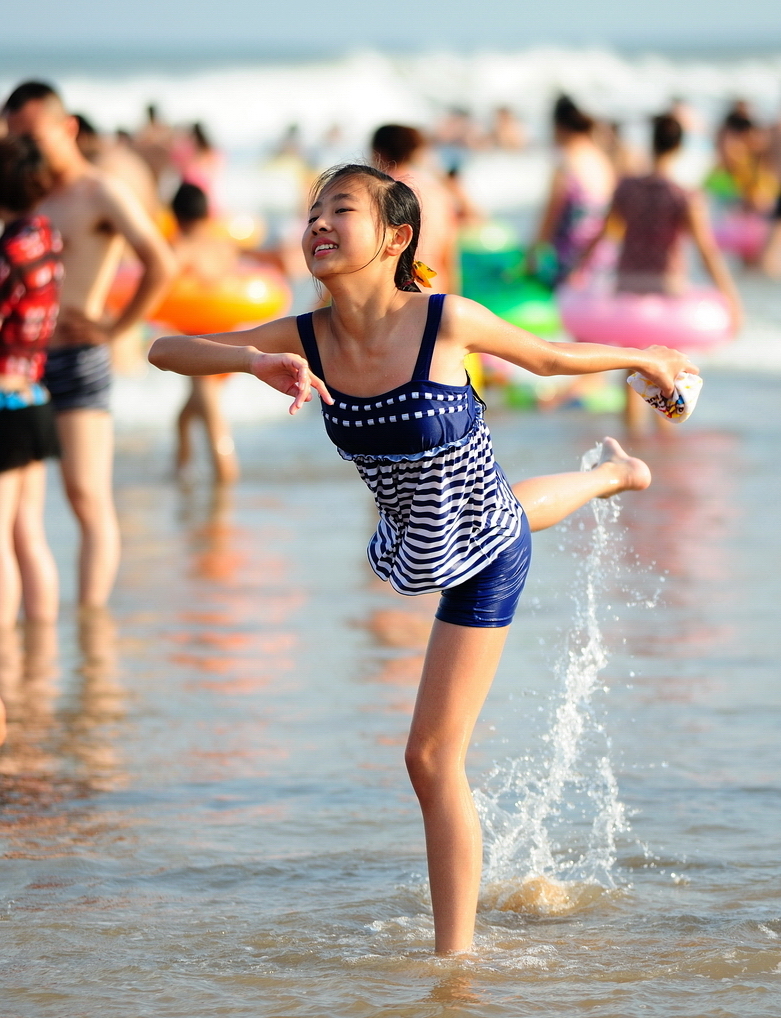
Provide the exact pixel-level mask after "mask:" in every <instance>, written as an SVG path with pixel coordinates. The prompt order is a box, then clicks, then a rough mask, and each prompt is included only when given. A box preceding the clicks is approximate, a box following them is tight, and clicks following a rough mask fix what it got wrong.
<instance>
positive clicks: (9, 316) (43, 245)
mask: <svg viewBox="0 0 781 1018" xmlns="http://www.w3.org/2000/svg"><path fill="white" fill-rule="evenodd" d="M61 250H62V241H61V240H60V236H59V234H58V233H57V232H56V231H55V230H53V229H52V227H51V224H50V223H49V220H48V219H47V218H46V217H45V216H37V215H27V216H22V217H21V218H19V219H16V220H14V222H12V223H10V224H9V225H8V226H7V227H6V228H5V232H4V233H3V235H2V236H0V375H11V376H14V377H15V378H16V379H19V381H16V382H13V383H12V384H13V385H14V388H13V389H8V388H7V387H6V386H4V385H0V472H2V471H6V470H16V469H18V468H20V467H21V468H23V467H26V466H27V464H28V463H30V462H33V461H35V460H45V459H48V457H50V456H57V455H59V443H58V441H57V431H56V427H55V423H54V411H53V409H52V405H51V401H50V399H49V393H48V391H47V390H46V388H45V387H44V386H43V385H41V384H40V379H41V377H42V376H43V371H44V368H45V367H46V348H47V346H48V345H49V340H50V339H51V336H52V333H53V332H54V326H55V323H56V321H57V311H58V308H59V291H60V280H61V279H62V264H61V262H60V251H61Z"/></svg>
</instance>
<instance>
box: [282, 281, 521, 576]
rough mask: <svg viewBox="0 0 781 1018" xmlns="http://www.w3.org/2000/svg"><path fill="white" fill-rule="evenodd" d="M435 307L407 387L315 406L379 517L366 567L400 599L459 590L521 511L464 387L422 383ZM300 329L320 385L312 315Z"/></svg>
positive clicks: (498, 547) (339, 396)
mask: <svg viewBox="0 0 781 1018" xmlns="http://www.w3.org/2000/svg"><path fill="white" fill-rule="evenodd" d="M443 300H444V295H443V294H433V295H432V296H431V297H430V298H429V312H428V318H427V322H426V330H425V332H424V334H423V340H422V342H421V347H420V354H419V356H418V360H417V363H416V365H415V370H414V372H413V377H412V380H411V381H410V382H407V383H405V384H404V385H402V386H399V387H398V388H397V389H393V390H391V391H390V392H386V393H383V394H382V395H378V396H374V397H371V398H366V397H364V398H361V397H355V396H348V395H346V394H345V393H340V392H337V391H335V390H334V389H330V392H331V395H332V396H333V397H334V400H335V402H334V404H333V405H332V406H328V405H326V404H322V412H323V418H324V420H325V426H326V431H327V432H328V435H329V437H330V438H331V440H332V441H333V442H334V444H335V445H336V446H337V448H338V449H339V452H340V454H341V455H342V456H343V457H344V458H345V459H350V460H352V461H353V462H354V463H355V465H356V467H357V468H358V472H359V474H360V475H361V477H362V478H363V480H364V482H365V483H366V485H367V487H368V488H369V489H370V490H371V492H372V494H373V495H374V500H375V503H376V505H377V510H378V512H379V514H380V522H379V526H378V527H377V531H376V533H375V535H374V537H373V538H372V540H371V542H370V544H369V548H368V554H369V561H370V562H371V565H372V568H373V569H374V571H375V572H376V573H377V575H378V576H379V577H380V578H381V579H383V580H389V581H390V583H391V585H392V586H393V587H394V588H395V589H396V590H398V591H399V593H401V594H425V593H430V592H432V591H436V590H443V589H445V588H447V587H454V586H456V584H459V583H463V582H464V581H465V580H468V579H470V577H472V576H474V575H475V574H477V573H479V572H480V571H481V570H482V569H484V568H485V567H486V566H487V565H488V564H489V563H491V562H492V561H493V560H494V559H495V558H496V557H497V555H499V553H500V552H502V551H504V549H505V548H507V547H508V546H509V545H510V544H512V542H513V541H514V540H515V539H516V538H517V537H518V535H519V534H520V532H521V522H522V516H523V510H522V509H521V507H520V504H519V503H518V500H517V499H516V498H515V496H514V495H513V493H512V489H511V488H510V485H509V484H508V482H507V479H506V478H505V476H504V474H503V472H502V470H501V468H500V467H499V466H498V465H497V464H496V462H495V460H494V454H493V448H492V445H491V436H490V434H489V432H488V428H487V427H486V425H485V422H484V420H483V412H482V404H481V403H480V401H479V400H478V399H477V397H476V396H475V393H474V390H473V389H472V387H471V385H460V386H459V385H443V384H442V383H439V382H432V381H430V380H429V378H428V375H429V370H430V365H431V356H432V354H433V350H434V343H435V342H436V337H437V332H438V330H439V322H440V318H441V314H442V303H443ZM298 328H299V334H300V336H301V342H302V345H303V347H304V351H305V353H306V356H307V359H308V361H309V363H310V365H311V367H312V370H313V371H314V372H315V373H316V374H318V375H319V376H320V377H321V378H322V379H323V380H325V375H324V373H323V366H322V362H321V360H320V355H319V352H318V349H317V342H316V339H315V334H314V327H313V324H312V315H311V314H310V315H301V316H300V317H299V319H298ZM326 384H327V382H326Z"/></svg>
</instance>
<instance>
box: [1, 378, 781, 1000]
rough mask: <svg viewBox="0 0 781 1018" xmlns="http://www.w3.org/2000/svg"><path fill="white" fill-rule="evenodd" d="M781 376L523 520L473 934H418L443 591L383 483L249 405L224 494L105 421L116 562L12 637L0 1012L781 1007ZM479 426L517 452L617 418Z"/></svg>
mask: <svg viewBox="0 0 781 1018" xmlns="http://www.w3.org/2000/svg"><path fill="white" fill-rule="evenodd" d="M779 396H781V381H779V379H778V378H777V377H776V376H773V375H767V374H764V375H763V374H756V373H750V372H742V373H736V372H733V371H731V370H729V369H726V368H721V369H717V368H713V369H711V370H710V371H709V372H708V373H707V377H706V383H705V389H704V394H703V397H702V399H701V401H700V404H699V406H698V409H697V412H696V414H695V416H694V417H693V418H692V419H691V420H690V421H689V422H688V423H687V424H686V425H684V426H683V427H681V429H680V430H679V431H676V433H675V434H674V435H659V436H656V435H651V436H649V437H647V438H645V439H643V440H638V441H636V442H634V443H633V444H632V448H633V450H634V451H636V452H637V453H639V454H641V455H644V456H645V457H646V458H647V459H648V461H649V463H650V464H651V467H652V469H653V471H654V476H655V480H654V484H653V486H652V488H651V489H649V491H648V492H646V493H645V494H643V495H637V496H628V495H627V496H624V497H623V498H622V499H621V500H620V505H616V504H615V503H600V504H599V505H598V506H597V507H596V513H595V510H594V507H586V508H585V509H584V510H582V511H581V512H580V513H579V514H578V515H577V516H576V517H574V518H573V520H572V521H571V523H570V524H568V525H567V526H565V527H562V528H558V529H556V530H553V531H549V532H547V533H544V534H541V535H537V539H536V542H535V558H534V565H533V570H532V575H531V578H530V581H529V584H528V586H527V590H526V592H525V594H524V600H523V608H522V610H521V612H520V614H519V617H518V619H517V622H516V624H515V626H514V627H513V631H512V633H511V636H510V639H509V642H508V646H507V652H506V654H505V657H504V659H503V662H502V665H501V668H500V673H499V675H498V677H497V680H496V683H495V685H494V687H493V689H492V691H491V694H490V696H489V698H488V701H487V704H486V706H485V709H484V711H483V713H482V716H481V719H480V721H479V723H478V726H477V729H476V732H475V737H474V744H473V746H472V747H471V751H470V757H469V771H470V777H471V780H472V784H473V786H474V787H475V789H476V790H477V792H478V798H479V803H480V809H481V814H482V817H483V821H484V826H485V830H486V848H485V881H484V887H483V893H482V898H481V905H480V911H479V915H478V924H477V936H476V940H475V948H474V951H473V952H472V953H471V954H469V955H465V956H463V957H458V958H449V959H438V958H435V957H434V956H432V954H431V951H430V949H431V942H432V922H431V914H430V907H429V903H428V897H427V890H426V881H425V876H424V873H425V862H424V851H423V839H422V831H421V823H420V819H419V814H418V808H417V805H416V802H415V800H414V797H413V795H412V793H411V790H410V788H409V785H408V783H407V779H406V776H405V773H404V768H403V746H404V741H405V733H406V730H407V727H408V724H409V719H410V712H411V709H412V704H413V699H414V695H415V683H416V680H417V677H418V674H419V670H420V666H421V655H422V653H423V646H424V642H425V638H426V633H427V630H428V627H429V625H430V619H431V616H432V614H433V610H434V605H433V603H432V600H431V599H430V598H412V599H410V598H401V597H399V596H397V595H393V594H392V592H389V591H388V589H387V587H386V585H384V584H381V583H379V581H377V580H376V579H375V578H374V577H373V575H372V574H371V572H370V570H369V568H368V565H367V562H366V558H365V553H364V546H365V542H366V540H367V538H368V536H369V534H370V533H371V530H372V528H373V509H372V505H371V502H370V499H369V497H368V495H367V493H366V492H365V490H364V489H363V488H362V486H361V484H360V481H359V480H358V478H357V476H356V475H355V474H354V471H353V470H352V468H351V466H350V464H347V463H343V462H342V461H341V460H340V459H339V457H338V456H337V455H336V453H335V452H334V450H333V449H332V448H330V447H329V446H328V444H327V441H326V439H325V437H324V435H323V434H322V432H321V425H320V422H319V420H318V414H317V412H316V410H315V409H314V408H308V410H307V412H306V413H304V414H302V415H300V416H299V417H297V418H294V419H289V418H281V417H279V418H275V417H269V418H266V419H265V420H262V421H259V422H256V423H254V424H249V423H247V422H245V423H243V424H238V425H237V444H238V449H239V453H240V456H241V459H242V462H243V465H244V476H243V479H242V480H241V482H240V483H239V484H238V485H237V487H236V488H235V489H234V490H233V491H232V492H219V491H218V492H215V491H212V489H211V488H210V487H209V485H208V484H207V483H206V480H205V478H202V477H196V478H195V479H194V480H193V481H192V482H191V483H190V485H189V486H188V485H185V486H179V485H177V484H175V483H174V482H173V481H172V480H171V479H170V477H169V465H170V455H171V439H170V436H169V434H168V433H167V432H166V431H165V430H164V429H161V428H159V427H158V428H149V427H147V428H143V427H141V426H139V425H134V426H125V427H122V428H120V431H119V439H118V441H119V451H118V457H117V482H116V483H117V500H118V505H119V511H120V516H121V524H122V532H123V542H124V548H123V564H122V570H121V574H120V578H119V582H118V586H117V590H116V594H115V596H114V598H113V601H112V609H111V613H110V614H108V613H107V614H105V615H96V616H92V617H86V618H81V619H79V618H77V616H76V613H75V610H74V607H73V589H74V576H73V565H74V564H73V548H74V536H75V535H74V528H73V524H72V521H71V519H70V517H69V514H68V512H67V511H66V509H65V507H64V504H63V500H62V495H61V493H60V492H59V488H58V485H57V483H56V479H55V478H54V477H53V478H52V489H51V490H52V497H51V500H50V506H49V512H48V520H47V523H48V528H49V533H50V537H51V540H52V543H53V545H54V548H55V552H56V555H57V559H58V562H59V565H60V568H61V570H62V575H63V588H64V606H63V613H62V618H61V621H60V623H59V625H58V627H57V629H56V631H47V630H45V629H39V630H37V631H28V632H27V633H26V634H24V636H25V640H26V653H22V648H20V647H19V646H15V645H14V644H13V641H11V642H8V641H6V642H5V643H4V645H3V647H2V648H1V653H0V663H1V666H2V683H3V691H4V695H5V697H6V699H7V700H8V705H9V714H10V727H9V738H8V743H7V746H6V747H5V748H4V749H3V750H2V752H1V753H0V804H1V805H2V813H0V856H1V857H2V866H0V943H2V950H1V951H0V984H2V987H3V992H2V1009H1V1010H2V1014H3V1016H4V1018H64V1016H71V1015H85V1016H93V1015H100V1016H101V1018H104V1016H105V1018H138V1016H143V1015H154V1016H156V1018H195V1016H197V1018H202V1016H203V1018H205V1016H217V1015H220V1016H231V1018H234V1016H235V1018H239V1016H244V1015H246V1016H252V1018H261V1016H268V1018H299V1016H301V1018H304V1016H306V1018H312V1016H315V1018H331V1016H337V1015H339V1016H341V1015H355V1016H359V1018H364V1016H366V1018H369V1016H372V1018H374V1016H377V1018H379V1016H380V1015H382V1016H387V1015H393V1016H400V1018H401V1016H403V1018H424V1016H426V1018H428V1016H453V1015H465V1016H466V1015H469V1016H475V1018H493V1016H501V1015H508V1016H510V1015H512V1016H518V1015H537V1014H545V1015H550V1014H573V1013H583V1014H598V1015H600V1016H601V1018H612V1016H615V1018H633V1016H658V1018H670V1016H678V1015H681V1016H704V1015H707V1016H709V1018H710V1016H720V1018H774V1016H775V1015H777V1013H778V1001H779V992H780V991H781V897H780V896H779V887H781V863H780V862H779V859H780V858H781V851H780V849H781V844H780V842H781V826H780V825H779V819H778V818H779V801H780V797H781V788H780V787H779V773H780V772H781V771H780V769H779V763H780V762H781V761H779V739H778V728H779V720H780V718H781V711H780V708H781V700H780V699H779V683H778V660H779V653H781V644H780V643H779V629H778V624H777V605H778V601H779V596H780V595H781V590H779V578H778V577H779V574H778V569H777V568H776V563H777V561H778V556H779V551H780V550H781V547H780V546H779V537H778V527H777V526H776V525H775V524H776V515H777V514H776V508H775V507H776V505H777V504H778V501H779V498H780V497H781V490H779V474H778V470H777V466H776V461H777V450H778V447H779V441H780V440H781V422H780V421H779V411H778V408H779V405H781V404H780V402H779ZM490 423H491V427H492V430H493V432H494V436H495V442H496V446H497V450H498V455H499V459H500V461H501V462H502V463H503V465H504V466H505V468H506V470H507V471H508V473H509V475H510V476H511V477H520V476H524V475H528V474H533V473H541V472H549V471H553V470H561V469H577V468H578V464H579V461H580V456H581V454H582V453H583V452H585V451H587V450H588V449H590V448H592V447H593V446H594V443H595V442H596V441H598V440H599V438H600V437H601V436H602V435H603V434H604V433H605V432H606V431H608V432H609V431H611V430H612V431H615V429H616V427H617V422H616V421H615V420H614V419H612V418H610V417H604V416H598V415H588V414H586V413H584V412H582V411H567V412H560V413H557V414H547V415H546V414H531V413H530V414H515V413H510V412H506V411H501V410H494V411H492V412H491V415H490Z"/></svg>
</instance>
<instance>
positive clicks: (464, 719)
mask: <svg viewBox="0 0 781 1018" xmlns="http://www.w3.org/2000/svg"><path fill="white" fill-rule="evenodd" d="M508 628H509V627H507V626H504V627H502V628H496V629H478V628H474V629H473V628H469V627H466V626H456V625H452V624H451V623H449V622H442V621H440V620H439V619H436V620H435V621H434V628H433V629H432V631H431V638H430V640H429V644H428V650H427V653H426V660H425V664H424V666H423V677H422V679H421V682H420V689H419V690H418V698H417V702H416V705H415V713H414V715H413V718H412V727H411V729H410V736H409V742H408V744H407V752H406V761H407V769H408V771H409V775H410V779H411V780H412V785H413V787H414V789H415V793H416V795H417V797H418V800H419V802H420V806H421V810H422V811H423V824H424V827H425V832H426V855H427V857H428V872H429V883H430V886H431V903H432V906H433V910H434V935H435V950H436V951H437V952H439V953H442V954H447V953H450V952H454V951H467V950H469V948H470V946H471V944H472V937H473V935H474V926H475V913H476V910H477V897H478V892H479V890H480V874H481V870H482V863H483V849H482V836H481V831H480V821H479V819H478V816H477V811H476V810H475V805H474V802H473V800H472V793H471V791H470V788H469V784H468V782H467V779H466V771H465V768H464V764H465V759H466V753H467V749H468V747H469V742H470V740H471V737H472V731H473V729H474V726H475V722H476V721H477V717H478V715H479V713H480V710H481V708H482V706H483V702H484V700H485V697H486V695H487V693H488V690H489V689H490V686H491V682H492V681H493V677H494V674H495V672H496V668H497V665H498V664H499V658H500V657H501V653H502V648H503V647H504V641H505V638H506V636H507V630H508Z"/></svg>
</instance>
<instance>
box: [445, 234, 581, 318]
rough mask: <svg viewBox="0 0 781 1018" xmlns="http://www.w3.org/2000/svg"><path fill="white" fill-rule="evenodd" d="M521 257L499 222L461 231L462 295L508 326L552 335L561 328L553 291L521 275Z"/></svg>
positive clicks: (519, 249)
mask: <svg viewBox="0 0 781 1018" xmlns="http://www.w3.org/2000/svg"><path fill="white" fill-rule="evenodd" d="M524 257H525V254H524V251H523V249H522V248H521V247H520V246H519V245H518V242H517V240H516V238H515V236H514V234H513V231H512V230H510V228H509V227H506V226H504V225H503V224H501V223H486V224H485V225H483V226H478V227H473V228H471V229H470V230H467V231H464V233H463V234H462V237H461V279H462V292H463V294H464V296H465V297H469V298H470V300H475V301H477V302H478V303H479V304H483V305H485V307H487V308H488V309H489V311H493V313H494V314H495V315H498V316H499V317H500V318H503V319H504V320H505V321H506V322H510V323H511V324H512V325H517V326H519V327H520V328H521V329H527V330H528V331H529V332H534V333H537V334H538V335H545V336H549V335H552V334H553V333H556V332H559V331H560V329H561V321H560V319H559V313H558V310H557V308H556V301H555V298H554V295H553V291H552V290H551V289H550V288H549V287H547V286H545V284H544V283H542V282H540V281H539V280H538V279H534V278H532V277H531V276H528V275H524V274H523V272H522V269H521V266H522V265H523V261H524Z"/></svg>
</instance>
